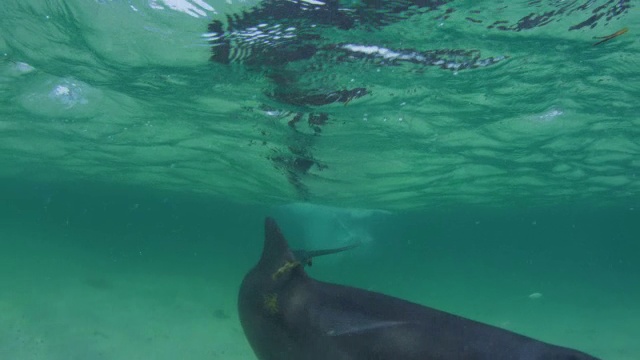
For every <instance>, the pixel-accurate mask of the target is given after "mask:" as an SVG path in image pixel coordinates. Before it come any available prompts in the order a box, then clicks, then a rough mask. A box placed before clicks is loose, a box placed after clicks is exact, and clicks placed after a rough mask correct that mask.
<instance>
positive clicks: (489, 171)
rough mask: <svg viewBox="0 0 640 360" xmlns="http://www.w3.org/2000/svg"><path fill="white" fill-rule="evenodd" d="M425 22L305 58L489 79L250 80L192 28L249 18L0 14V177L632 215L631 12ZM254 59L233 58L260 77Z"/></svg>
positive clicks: (338, 39) (292, 67) (475, 13)
mask: <svg viewBox="0 0 640 360" xmlns="http://www.w3.org/2000/svg"><path fill="white" fill-rule="evenodd" d="M400 3H402V2H400ZM434 3H436V2H434ZM440 3H443V4H442V5H440V6H433V7H429V8H425V9H419V10H420V11H409V12H407V13H406V14H404V13H403V14H401V15H394V16H388V18H384V21H382V20H381V21H380V22H382V24H379V23H375V22H373V21H372V22H371V23H366V22H365V21H363V23H364V24H363V25H361V26H354V27H353V28H351V29H349V30H342V29H340V28H339V27H336V26H323V27H322V26H318V28H317V29H316V31H315V32H314V33H313V34H314V35H318V34H319V35H318V36H320V37H321V39H320V40H317V41H316V42H313V41H312V45H315V46H317V47H327V46H331V45H335V44H357V45H361V46H377V47H379V48H384V49H390V50H394V51H402V50H405V52H410V51H414V52H416V51H417V52H428V51H437V50H443V49H460V50H465V51H477V53H478V54H479V55H480V58H482V59H486V58H491V57H495V58H501V57H503V56H504V57H505V59H504V60H502V61H499V62H497V63H495V64H492V65H490V66H486V67H478V68H473V69H460V70H455V69H443V68H441V67H438V66H434V65H424V64H418V63H411V62H396V63H392V62H390V61H384V59H383V60H380V59H372V58H352V59H348V56H347V55H348V54H347V55H344V54H342V56H340V55H341V54H337V53H329V54H328V55H326V54H324V55H323V54H319V55H318V56H314V57H312V58H309V59H302V60H299V61H292V62H289V63H284V64H280V65H273V64H268V65H264V64H263V65H255V64H251V65H249V64H247V62H248V61H242V60H245V59H243V56H245V55H243V54H242V51H245V49H243V48H242V47H241V46H240V45H238V46H237V48H239V50H237V52H238V53H240V54H239V55H238V54H236V57H237V58H239V60H238V59H232V60H238V61H230V62H229V63H220V62H215V61H211V60H210V57H211V55H212V54H214V53H212V50H211V46H210V45H211V44H210V42H209V41H210V37H211V33H210V31H209V29H208V28H207V26H208V25H209V24H210V23H212V22H213V21H215V20H220V21H222V23H223V24H225V26H226V24H227V20H226V16H225V14H228V13H237V14H239V13H240V10H241V9H245V10H247V9H249V10H250V9H251V8H252V6H254V5H255V4H254V3H237V4H236V3H233V4H228V3H224V4H215V3H212V4H211V5H212V6H211V7H208V6H206V4H204V3H200V2H195V1H194V2H192V3H188V2H169V1H167V2H161V1H151V2H146V1H137V2H136V1H77V2H76V1H65V2H45V1H31V2H29V1H8V2H5V5H3V7H2V10H0V12H1V13H0V16H1V17H2V22H1V24H0V27H1V34H2V38H1V40H0V55H1V56H2V57H1V59H0V61H1V62H0V102H2V108H1V110H0V111H1V114H2V115H1V119H0V130H1V131H0V136H1V141H0V148H1V149H0V150H1V151H0V161H2V163H3V164H5V165H4V166H2V168H1V169H0V174H1V175H2V176H5V177H20V176H29V177H30V178H37V179H42V180H50V179H56V180H62V181H77V180H82V181H84V180H89V181H96V182H109V183H111V182H116V183H125V184H135V185H143V186H151V187H154V188H164V189H173V190H178V191H192V192H198V193H208V194H214V195H224V196H225V197H230V198H233V199H236V200H239V201H242V202H245V201H246V202H270V201H282V202H284V201H291V200H310V201H317V202H323V203H327V204H344V203H345V202H348V203H349V204H351V205H357V206H362V207H384V208H409V209H411V208H424V207H432V206H435V205H439V204H450V203H456V204H458V203H474V204H478V203H480V204H487V203H488V204H498V205H500V204H511V203H514V202H523V203H542V204H555V203H562V202H566V201H591V202H595V203H605V202H611V201H614V202H617V201H622V202H626V201H627V200H628V199H630V198H634V199H637V197H638V191H639V190H640V180H639V179H638V168H639V166H640V162H639V161H640V160H639V159H640V156H639V154H640V144H639V140H638V139H640V136H639V135H640V134H639V130H638V128H639V126H638V125H639V121H640V120H639V119H640V118H639V116H638V114H639V113H640V108H639V105H638V101H637V99H638V98H640V85H638V84H640V79H639V77H640V72H638V65H639V63H640V60H639V59H640V56H639V49H638V48H639V45H638V41H637V32H638V26H639V24H640V21H639V17H638V13H637V10H636V8H635V7H633V6H634V5H633V3H632V2H629V1H615V2H614V1H584V2H581V1H536V2H513V3H512V2H508V3H507V2H499V1H497V2H489V1H487V2H481V3H479V4H476V5H471V4H470V3H467V2H459V3H458V2H455V1H451V2H446V1H442V2H440ZM351 6H355V5H353V4H352V5H351ZM380 12H382V10H380ZM535 14H538V15H535ZM534 15H535V16H534ZM372 16H373V15H372ZM396 18H398V19H396ZM278 21H279V22H284V25H283V26H286V25H287V22H290V23H292V24H293V23H294V24H295V27H297V28H298V29H300V28H302V27H304V26H307V27H308V29H311V28H312V26H314V25H315V24H314V23H313V21H312V20H308V19H303V20H299V19H298V20H295V21H294V20H289V19H285V20H282V19H280V20H278ZM247 22H248V21H247ZM273 22H277V21H275V20H274V21H273ZM241 25H245V24H244V23H241ZM238 26H240V25H238ZM245 26H246V27H248V28H250V27H251V26H250V24H249V25H245ZM625 28H626V29H627V30H628V32H627V33H625V34H622V35H620V36H618V37H615V38H613V39H611V40H609V41H606V42H603V43H601V44H599V45H596V46H594V44H595V43H596V42H597V41H599V40H598V39H596V37H603V36H607V35H611V34H614V33H616V32H618V31H620V30H622V29H625ZM299 36H302V35H299ZM234 41H235V42H239V41H238V40H237V39H236V40H234ZM232 46H233V44H232ZM273 46H277V44H276V45H273ZM256 47H257V46H256ZM256 47H254V48H253V49H249V50H246V51H247V52H251V51H252V52H253V55H252V56H253V57H252V58H251V59H252V61H253V62H254V63H256V62H257V63H259V62H260V61H261V59H262V58H261V57H260V53H259V51H262V50H261V49H256ZM264 47H267V45H265V46H264ZM284 48H285V49H286V46H285V47H284ZM278 49H279V48H278ZM256 54H257V55H256ZM451 58H452V56H449V57H448V59H451ZM454 60H455V59H454ZM454 60H451V61H454ZM265 61H266V60H265ZM460 61H468V57H467V59H462V60H459V62H460ZM274 69H275V70H274ZM276 72H278V73H277V75H274V73H276ZM276 76H278V77H279V78H283V77H284V78H286V80H284V81H281V82H280V83H278V84H276V83H275V81H274V78H275V77H276ZM287 81H289V82H292V83H294V85H291V86H295V87H296V89H298V90H299V91H301V92H306V93H312V92H315V93H318V94H320V95H319V96H327V94H330V93H331V92H336V91H346V90H349V89H356V88H363V89H366V91H367V94H366V95H364V96H362V97H358V98H353V99H351V100H350V101H348V100H347V101H342V102H334V103H329V104H320V105H315V104H313V103H312V104H308V103H307V104H300V103H297V102H295V101H287V99H284V100H283V99H282V98H278V97H277V96H273V93H274V92H278V91H282V89H285V90H284V91H287V89H289V83H287ZM314 114H315V116H319V115H322V116H323V118H322V120H309V119H311V118H312V116H314ZM296 115H300V116H302V118H301V120H300V121H299V122H298V123H297V124H296V126H295V127H294V126H290V123H291V122H292V121H293V120H294V118H295V117H296ZM310 116H311V117H310ZM325 117H326V119H325ZM314 119H317V118H314ZM314 121H315V122H316V123H317V122H321V123H322V124H321V125H314V124H313V123H314Z"/></svg>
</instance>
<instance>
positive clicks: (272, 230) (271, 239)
mask: <svg viewBox="0 0 640 360" xmlns="http://www.w3.org/2000/svg"><path fill="white" fill-rule="evenodd" d="M292 258H293V253H291V250H290V249H289V244H288V243H287V239H285V237H284V235H282V231H280V227H278V224H277V223H276V221H275V220H274V219H273V218H270V217H268V218H266V219H265V221H264V247H263V248H262V257H260V262H264V263H276V262H280V261H283V260H293V259H292Z"/></svg>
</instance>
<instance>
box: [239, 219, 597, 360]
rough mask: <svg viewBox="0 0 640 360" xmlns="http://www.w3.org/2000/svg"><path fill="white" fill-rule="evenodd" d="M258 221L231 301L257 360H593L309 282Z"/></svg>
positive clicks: (379, 297)
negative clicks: (257, 234) (259, 233)
mask: <svg viewBox="0 0 640 360" xmlns="http://www.w3.org/2000/svg"><path fill="white" fill-rule="evenodd" d="M299 254H302V255H304V256H303V258H302V259H300V258H297V257H296V253H294V252H293V251H292V250H290V249H289V245H288V243H287V240H286V239H285V238H284V236H283V235H282V233H281V231H280V229H279V228H278V225H277V224H276V222H275V221H274V220H273V219H271V218H267V219H266V221H265V241H264V248H263V252H262V256H261V258H260V260H259V261H258V264H257V265H256V266H255V267H254V268H253V269H252V270H251V271H250V272H249V273H248V274H247V275H246V276H245V278H244V280H243V282H242V286H241V287H240V294H239V298H238V311H239V315H240V321H241V323H242V327H243V329H244V333H245V335H246V337H247V339H248V340H249V344H250V345H251V347H252V348H253V351H254V352H255V354H256V356H257V357H258V359H260V360H431V359H438V360H465V359H469V360H482V359H486V360H597V359H596V358H595V357H593V356H590V355H587V354H585V353H582V352H579V351H577V350H572V349H569V348H565V347H560V346H555V345H551V344H547V343H544V342H541V341H538V340H534V339H532V338H529V337H526V336H523V335H519V334H516V333H513V332H510V331H507V330H503V329H500V328H498V327H495V326H491V325H486V324H483V323H480V322H477V321H473V320H469V319H466V318H463V317H460V316H456V315H453V314H449V313H446V312H443V311H440V310H436V309H432V308H429V307H426V306H422V305H419V304H415V303H411V302H409V301H405V300H402V299H399V298H394V297H391V296H387V295H383V294H380V293H376V292H372V291H366V290H362V289H357V288H354V287H350V286H342V285H336V284H330V283H325V282H321V281H317V280H314V279H312V278H311V277H309V276H308V275H307V274H306V273H305V269H304V265H305V262H306V261H307V260H308V259H309V258H308V257H306V256H312V255H313V253H312V252H301V253H299Z"/></svg>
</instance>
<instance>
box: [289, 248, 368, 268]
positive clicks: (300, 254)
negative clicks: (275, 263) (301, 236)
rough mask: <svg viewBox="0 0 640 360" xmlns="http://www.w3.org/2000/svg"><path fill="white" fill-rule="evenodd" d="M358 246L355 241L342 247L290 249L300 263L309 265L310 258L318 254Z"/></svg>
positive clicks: (336, 251) (331, 252)
mask: <svg viewBox="0 0 640 360" xmlns="http://www.w3.org/2000/svg"><path fill="white" fill-rule="evenodd" d="M358 246H360V242H357V243H355V244H351V245H347V246H343V247H339V248H333V249H324V250H291V252H293V255H294V256H295V258H296V260H298V261H300V263H301V264H304V265H308V266H311V265H313V264H312V259H313V258H314V257H318V256H322V255H330V254H337V253H339V252H343V251H347V250H351V249H353V248H355V247H358Z"/></svg>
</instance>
